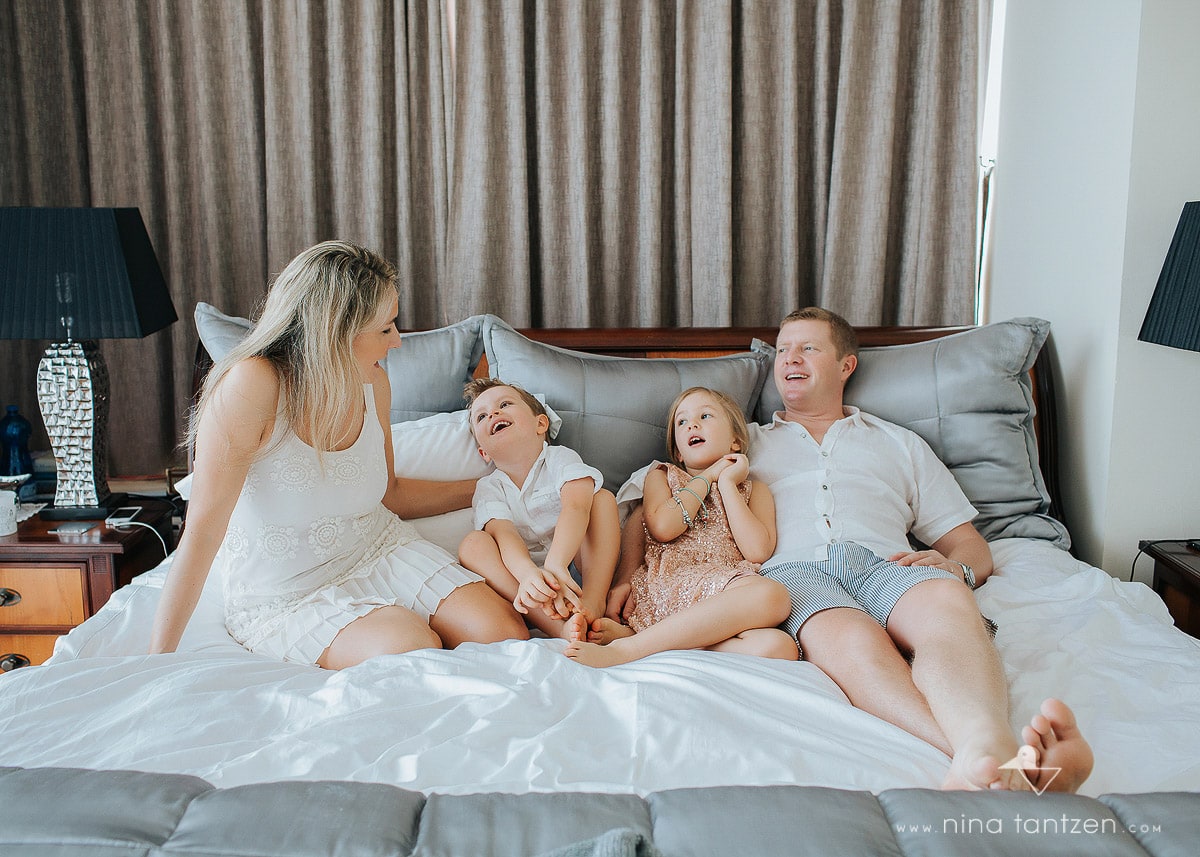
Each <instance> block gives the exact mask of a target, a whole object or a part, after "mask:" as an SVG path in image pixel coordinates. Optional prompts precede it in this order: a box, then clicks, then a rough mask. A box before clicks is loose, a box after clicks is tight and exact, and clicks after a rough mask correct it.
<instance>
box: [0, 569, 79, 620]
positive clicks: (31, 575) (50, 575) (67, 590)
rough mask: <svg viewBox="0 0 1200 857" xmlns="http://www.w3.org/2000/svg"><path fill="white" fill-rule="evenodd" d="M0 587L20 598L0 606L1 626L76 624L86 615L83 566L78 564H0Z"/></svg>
mask: <svg viewBox="0 0 1200 857" xmlns="http://www.w3.org/2000/svg"><path fill="white" fill-rule="evenodd" d="M0 588H2V589H8V590H11V591H12V592H17V593H20V601H17V602H16V603H15V604H9V605H7V606H4V607H0V627H4V628H6V629H8V630H12V629H13V628H29V627H48V626H49V627H54V626H66V627H74V626H75V625H78V624H79V623H80V622H82V621H83V620H84V619H86V618H87V603H86V600H85V593H84V587H83V569H82V568H80V567H79V566H78V565H71V564H65V563H62V564H55V563H36V564H28V565H19V566H17V565H8V566H5V565H0Z"/></svg>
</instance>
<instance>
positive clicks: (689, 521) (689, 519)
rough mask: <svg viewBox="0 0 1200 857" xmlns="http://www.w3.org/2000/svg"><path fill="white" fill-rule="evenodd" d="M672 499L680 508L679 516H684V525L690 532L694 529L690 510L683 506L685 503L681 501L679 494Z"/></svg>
mask: <svg viewBox="0 0 1200 857" xmlns="http://www.w3.org/2000/svg"><path fill="white" fill-rule="evenodd" d="M671 499H672V500H674V501H675V505H676V506H678V507H679V514H681V515H683V523H684V525H685V526H686V527H687V528H688V529H689V530H690V529H691V528H692V516H691V515H689V514H688V510H687V508H686V507H684V505H683V501H682V500H680V499H679V494H678V493H675V494H672V495H671Z"/></svg>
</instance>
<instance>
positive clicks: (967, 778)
mask: <svg viewBox="0 0 1200 857" xmlns="http://www.w3.org/2000/svg"><path fill="white" fill-rule="evenodd" d="M942 788H943V789H947V790H948V789H963V790H966V791H979V790H981V789H1008V790H1011V791H1030V788H1031V787H1030V784H1029V783H1028V782H1027V781H1026V780H1025V778H1024V777H1023V776H1021V772H1020V771H1019V770H1017V769H1015V768H1009V767H1006V766H1004V765H1001V764H1000V761H999V759H997V757H996V756H993V755H990V754H987V753H975V752H972V751H970V750H964V751H962V752H959V753H955V754H954V759H953V760H952V761H951V762H950V773H948V774H946V779H944V780H943V781H942Z"/></svg>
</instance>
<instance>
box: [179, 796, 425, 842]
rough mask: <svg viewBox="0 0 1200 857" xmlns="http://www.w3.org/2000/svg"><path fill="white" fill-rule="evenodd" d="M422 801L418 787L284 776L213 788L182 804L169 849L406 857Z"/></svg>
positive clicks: (423, 799) (415, 831)
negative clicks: (407, 788)
mask: <svg viewBox="0 0 1200 857" xmlns="http://www.w3.org/2000/svg"><path fill="white" fill-rule="evenodd" d="M424 805H425V798H424V797H423V796H422V795H421V794H420V793H419V792H410V791H404V790H401V789H397V788H394V787H392V786H388V785H384V784H383V783H339V782H299V781H294V782H293V781H285V782H277V783H254V784H251V785H245V786H237V787H234V788H228V789H213V790H212V791H209V792H206V793H204V794H201V795H198V796H197V797H196V798H195V799H194V800H193V801H192V802H191V804H190V805H189V806H188V808H187V812H185V813H184V815H183V818H182V819H181V820H180V822H179V826H178V828H177V829H176V831H175V835H174V836H172V837H171V843H170V850H171V851H173V852H174V851H179V852H182V853H186V854H196V853H203V852H211V853H217V854H287V855H289V857H325V855H328V854H354V855H357V857H390V855H395V854H408V853H409V852H411V851H412V849H413V847H414V845H415V844H416V840H417V827H418V824H419V822H420V818H421V809H422V808H423V807H424ZM301 822H302V823H301Z"/></svg>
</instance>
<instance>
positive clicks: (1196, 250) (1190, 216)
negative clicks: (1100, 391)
mask: <svg viewBox="0 0 1200 857" xmlns="http://www.w3.org/2000/svg"><path fill="white" fill-rule="evenodd" d="M1138 339H1140V340H1141V341H1142V342H1154V343H1157V344H1159V345H1168V346H1170V347H1171V348H1183V349H1187V350H1188V351H1200V202H1188V203H1184V206H1183V213H1182V214H1180V215H1179V224H1178V225H1177V226H1176V227H1175V237H1174V238H1172V239H1171V246H1170V248H1169V249H1168V250H1167V259H1166V261H1165V262H1163V266H1162V272H1161V273H1160V274H1159V275H1158V284H1157V285H1156V286H1155V287H1154V296H1153V297H1152V298H1150V308H1149V309H1148V310H1146V318H1145V320H1144V321H1143V322H1142V330H1141V332H1140V333H1139V334H1138Z"/></svg>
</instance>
